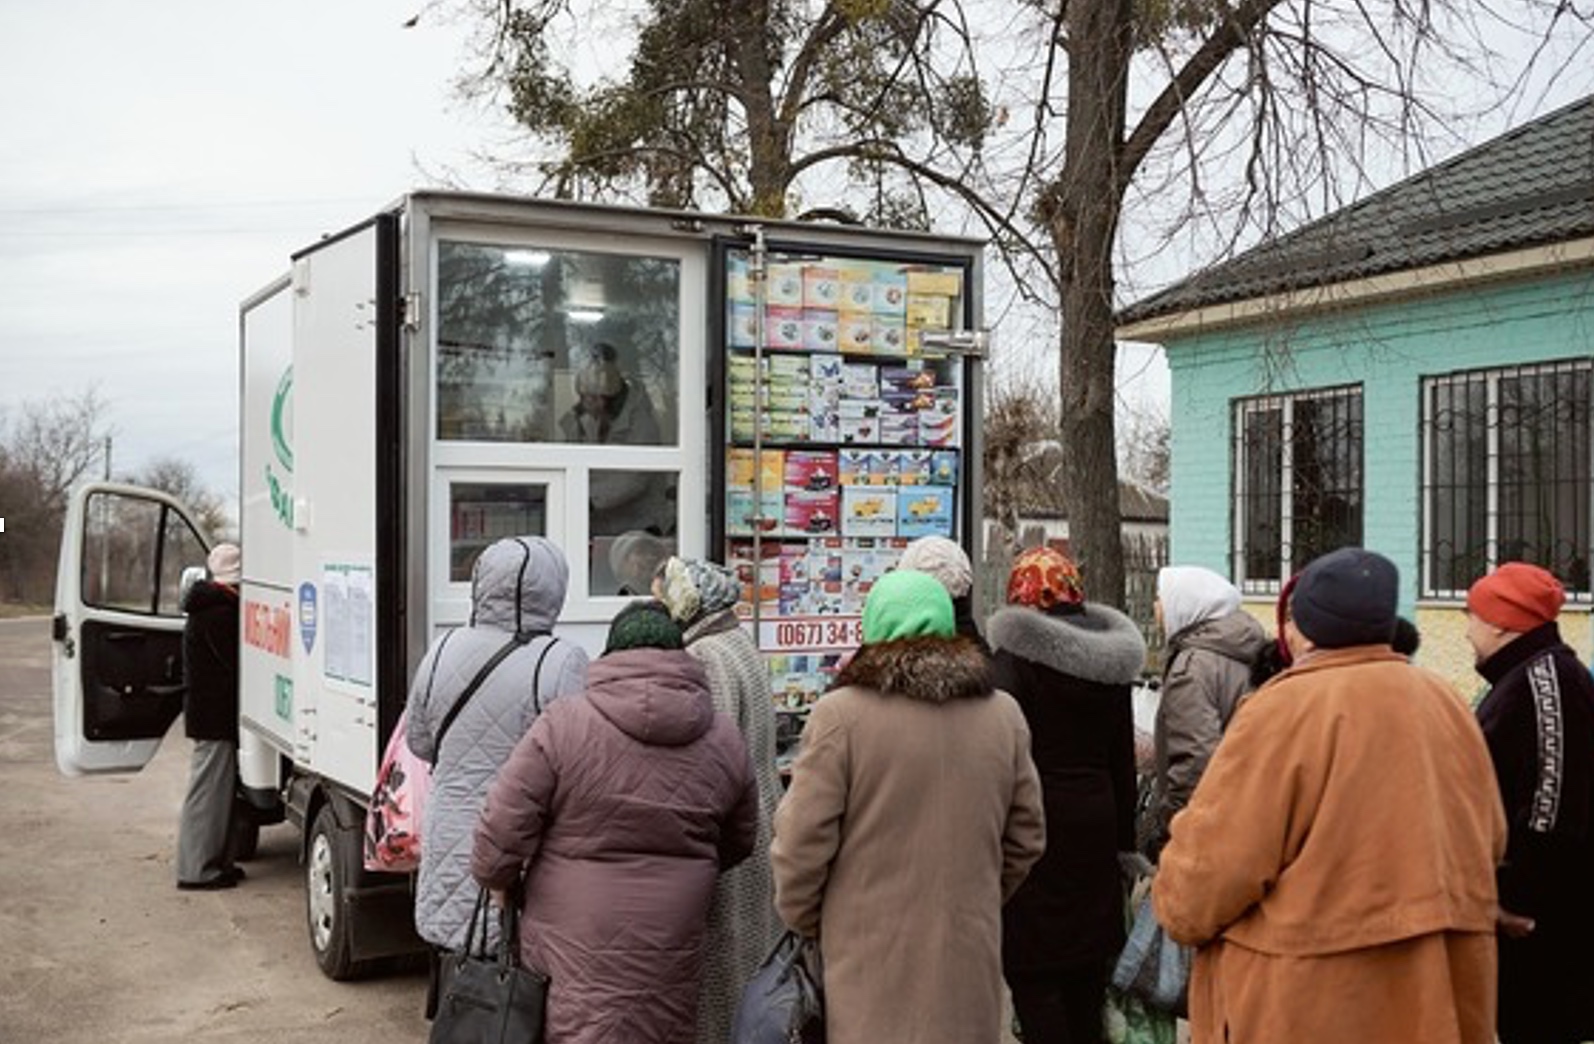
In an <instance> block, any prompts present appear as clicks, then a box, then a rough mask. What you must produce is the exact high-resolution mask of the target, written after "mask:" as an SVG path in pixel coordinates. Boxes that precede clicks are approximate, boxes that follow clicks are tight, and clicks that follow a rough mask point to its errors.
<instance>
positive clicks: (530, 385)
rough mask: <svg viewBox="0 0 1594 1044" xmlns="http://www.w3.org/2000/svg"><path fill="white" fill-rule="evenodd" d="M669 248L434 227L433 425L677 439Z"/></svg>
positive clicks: (677, 322) (487, 432) (673, 262)
mask: <svg viewBox="0 0 1594 1044" xmlns="http://www.w3.org/2000/svg"><path fill="white" fill-rule="evenodd" d="M680 269H681V262H680V260H678V259H676V258H664V257H644V256H637V255H629V254H600V253H593V252H589V251H581V250H569V249H540V248H539V249H528V248H525V247H514V246H506V245H496V244H488V243H468V242H457V241H448V240H445V241H443V242H442V243H441V244H440V245H439V251H438V265H437V272H438V288H437V309H438V340H437V406H438V410H437V435H438V437H439V438H440V439H444V440H452V441H476V442H537V443H570V444H599V445H610V446H675V445H678V444H679V439H680V435H679V427H680V425H679V417H678V415H677V412H678V404H679V401H680V393H679V388H680V362H681V345H680V328H681V315H680V310H681V303H680V299H681V271H680Z"/></svg>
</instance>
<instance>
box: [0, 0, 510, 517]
mask: <svg viewBox="0 0 1594 1044" xmlns="http://www.w3.org/2000/svg"><path fill="white" fill-rule="evenodd" d="M420 6H421V0H336V2H326V0H275V2H273V3H269V4H265V3H253V4H237V3H217V2H214V0H162V2H160V3H156V4H128V3H112V2H108V0H0V97H3V98H5V102H4V104H3V106H0V346H3V347H0V352H3V353H4V354H3V356H0V358H3V359H4V362H5V366H4V371H3V372H4V377H3V379H0V408H3V409H5V410H6V412H7V413H8V414H14V412H15V408H16V406H17V404H18V403H20V402H24V401H29V400H37V399H43V398H46V397H49V396H51V395H54V394H64V395H75V394H77V393H79V392H81V391H84V390H86V389H88V388H90V387H93V388H96V389H97V390H98V392H99V393H100V395H101V396H102V397H103V398H104V400H105V401H106V402H107V403H108V404H109V417H108V420H109V421H110V424H111V425H112V427H113V428H114V431H115V439H114V443H113V451H112V455H113V467H114V469H115V470H116V472H118V473H122V472H124V471H126V470H129V469H134V468H137V467H139V466H141V465H142V464H144V463H145V462H146V461H147V460H149V459H150V458H152V457H160V456H173V457H178V458H181V459H185V460H189V461H191V462H193V463H194V465H195V466H196V467H197V468H198V469H199V470H200V474H201V477H202V478H203V479H204V480H205V482H206V483H207V484H208V485H211V486H212V487H214V488H216V489H218V490H222V491H224V492H225V494H226V495H227V496H229V497H231V496H232V495H233V494H234V492H235V489H236V472H237V464H236V459H237V409H238V407H237V333H236V331H237V322H238V304H239V302H240V301H241V300H242V299H243V298H244V297H246V296H247V295H249V294H250V293H252V292H253V291H255V290H257V289H259V288H260V287H261V286H263V285H264V284H265V283H267V282H269V281H270V280H271V279H272V278H274V277H275V276H277V275H278V274H280V273H281V272H284V271H286V269H287V264H288V261H287V258H288V255H289V253H290V252H292V251H294V250H296V249H298V248H300V247H303V246H305V245H308V244H309V243H311V242H313V241H314V240H315V239H316V238H317V237H318V236H319V235H320V234H321V233H322V232H327V231H335V230H337V229H341V228H343V227H346V226H348V225H351V224H354V223H355V222H357V221H359V220H361V219H362V218H364V217H367V216H369V215H370V214H372V213H374V212H375V211H376V210H378V209H379V208H380V207H382V206H383V205H384V204H386V203H387V202H389V201H391V200H393V199H395V198H396V197H398V196H399V195H401V194H402V193H403V192H405V191H406V190H408V189H409V188H412V187H416V186H419V185H422V184H423V183H425V182H426V180H427V179H426V178H425V177H423V175H422V174H421V172H420V171H421V169H422V168H424V169H426V170H437V169H440V168H446V167H451V166H452V167H459V166H461V165H467V166H468V163H469V160H468V153H469V150H470V148H471V147H472V146H473V145H481V144H483V143H484V142H485V141H486V140H488V139H489V138H491V137H492V136H493V135H495V134H501V132H502V129H501V128H494V127H492V126H491V124H490V121H488V120H486V119H485V118H482V117H479V116H473V115H472V114H471V113H470V112H468V111H464V110H462V109H461V108H460V107H458V106H457V105H455V104H454V103H453V102H452V100H451V96H450V94H449V84H450V82H451V79H452V77H453V75H454V73H455V70H456V67H457V65H458V63H459V61H460V58H461V54H462V50H461V48H462V38H461V34H460V32H459V31H457V30H455V29H451V28H448V27H443V26H436V25H427V24H426V22H425V21H423V22H422V24H420V25H418V26H416V27H414V28H408V29H406V28H404V27H403V23H404V22H405V21H406V20H407V19H408V18H409V17H410V16H412V15H414V14H415V13H416V12H417V10H419V8H420Z"/></svg>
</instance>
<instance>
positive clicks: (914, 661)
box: [834, 637, 991, 703]
mask: <svg viewBox="0 0 1594 1044" xmlns="http://www.w3.org/2000/svg"><path fill="white" fill-rule="evenodd" d="M849 685H857V686H860V687H862V688H865V689H874V690H875V691H876V692H881V693H895V694H897V695H899V696H906V697H907V698H909V699H912V700H923V701H925V702H926V703H945V702H946V701H948V700H955V699H960V698H962V697H966V696H985V695H988V694H989V693H990V692H991V670H990V662H989V661H988V660H987V659H986V658H985V653H983V652H982V651H981V650H980V647H979V646H978V645H976V644H975V643H974V642H972V641H970V640H969V639H968V638H963V637H954V638H938V637H919V638H902V639H898V640H897V641H892V642H875V643H873V644H871V645H865V646H863V647H862V648H860V649H859V650H858V652H857V654H856V655H854V656H853V658H852V660H851V661H849V662H848V664H847V665H846V666H845V667H843V668H842V669H841V672H840V673H839V674H838V675H836V684H835V686H834V687H835V688H838V689H840V688H845V687H846V686H849Z"/></svg>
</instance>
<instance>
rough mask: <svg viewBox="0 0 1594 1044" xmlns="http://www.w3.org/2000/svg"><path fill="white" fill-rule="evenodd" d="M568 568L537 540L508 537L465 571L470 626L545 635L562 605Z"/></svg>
mask: <svg viewBox="0 0 1594 1044" xmlns="http://www.w3.org/2000/svg"><path fill="white" fill-rule="evenodd" d="M569 582H570V566H569V564H568V563H567V562H566V561H565V556H564V553H563V552H561V551H560V550H559V549H558V548H557V547H555V546H554V545H553V544H552V543H551V542H549V541H548V540H545V539H543V538H542V537H530V536H527V537H510V538H507V539H504V540H499V541H497V542H495V543H493V544H491V545H489V546H488V548H487V549H486V550H485V551H483V552H482V553H481V557H480V558H478V559H477V560H476V568H475V569H474V570H473V571H472V572H471V591H470V600H471V618H470V622H471V626H472V627H491V628H494V629H496V630H500V631H513V632H538V633H546V632H548V631H552V630H553V625H554V622H555V621H556V620H558V619H559V610H560V609H561V608H563V607H564V604H565V588H566V586H567V585H568V584H569Z"/></svg>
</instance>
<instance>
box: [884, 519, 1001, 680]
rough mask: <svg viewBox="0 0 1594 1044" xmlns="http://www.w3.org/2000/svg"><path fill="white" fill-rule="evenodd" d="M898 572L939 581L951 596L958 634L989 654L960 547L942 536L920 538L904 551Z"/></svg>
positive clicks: (970, 572) (967, 564)
mask: <svg viewBox="0 0 1594 1044" xmlns="http://www.w3.org/2000/svg"><path fill="white" fill-rule="evenodd" d="M897 568H898V569H917V570H918V571H919V572H921V573H929V574H930V575H931V576H933V577H935V578H936V579H937V580H939V581H940V582H941V586H942V587H944V588H946V593H947V594H949V595H951V596H952V617H953V619H954V621H955V622H956V624H957V633H958V634H961V635H963V636H964V637H965V638H969V639H972V640H973V641H974V642H975V643H976V644H978V645H979V647H980V648H981V649H982V650H984V651H986V652H990V646H989V645H987V644H986V642H985V639H984V637H982V636H981V635H980V627H979V624H978V623H977V622H976V621H975V619H974V567H973V565H971V564H970V562H969V556H968V553H967V552H966V551H964V550H963V546H962V545H961V544H959V543H958V542H957V541H955V540H949V539H947V538H946V537H943V536H922V537H919V538H918V539H916V540H914V541H913V542H912V543H910V544H909V545H908V546H907V547H905V548H903V550H902V557H901V558H900V559H898V560H897Z"/></svg>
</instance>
